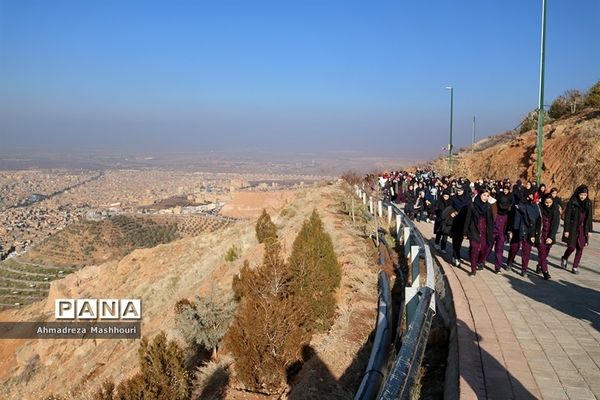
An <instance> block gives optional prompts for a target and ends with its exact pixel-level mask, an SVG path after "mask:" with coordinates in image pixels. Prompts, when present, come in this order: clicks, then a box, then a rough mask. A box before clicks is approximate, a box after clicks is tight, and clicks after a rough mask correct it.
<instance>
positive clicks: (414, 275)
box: [409, 246, 421, 287]
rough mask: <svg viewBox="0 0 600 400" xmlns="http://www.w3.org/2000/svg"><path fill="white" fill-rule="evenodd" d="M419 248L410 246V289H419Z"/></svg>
mask: <svg viewBox="0 0 600 400" xmlns="http://www.w3.org/2000/svg"><path fill="white" fill-rule="evenodd" d="M420 250H421V249H420V248H419V246H410V260H409V267H410V278H411V281H410V283H411V285H412V287H419V273H420V271H419V255H420V253H421V251H420Z"/></svg>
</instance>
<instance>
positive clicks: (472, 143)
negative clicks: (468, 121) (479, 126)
mask: <svg viewBox="0 0 600 400" xmlns="http://www.w3.org/2000/svg"><path fill="white" fill-rule="evenodd" d="M474 146H475V116H473V135H472V136H471V154H473V147H474Z"/></svg>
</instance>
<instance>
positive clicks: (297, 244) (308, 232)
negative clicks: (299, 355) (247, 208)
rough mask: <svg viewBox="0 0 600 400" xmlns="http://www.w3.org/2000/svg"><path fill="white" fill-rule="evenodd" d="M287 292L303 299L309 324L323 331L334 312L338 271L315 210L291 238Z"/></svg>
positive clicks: (328, 324) (332, 252) (338, 281)
mask: <svg viewBox="0 0 600 400" xmlns="http://www.w3.org/2000/svg"><path fill="white" fill-rule="evenodd" d="M288 262H289V264H290V272H291V274H292V280H291V287H290V289H291V291H292V292H293V293H294V294H295V295H296V296H299V297H301V298H304V299H306V301H307V303H308V307H309V309H310V316H311V320H312V327H313V328H314V329H315V330H317V331H326V330H327V329H329V327H330V326H331V320H332V318H333V316H334V314H335V307H336V302H335V297H334V290H335V288H337V287H339V286H340V280H341V270H340V266H339V264H338V262H337V256H336V254H335V251H334V249H333V243H332V241H331V237H330V236H329V234H328V233H327V232H325V229H324V228H323V222H322V221H321V218H320V217H319V214H318V213H317V211H316V210H314V211H313V213H312V215H311V216H310V218H309V219H308V220H307V221H304V224H303V225H302V229H301V230H300V232H299V233H298V236H297V237H296V239H295V240H294V244H293V247H292V254H291V255H290V258H289V261H288Z"/></svg>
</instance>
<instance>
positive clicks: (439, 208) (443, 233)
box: [433, 192, 452, 253]
mask: <svg viewBox="0 0 600 400" xmlns="http://www.w3.org/2000/svg"><path fill="white" fill-rule="evenodd" d="M451 203H452V201H451V200H450V193H448V192H442V195H441V196H440V198H439V199H438V201H437V202H436V203H435V208H434V213H435V222H434V223H433V232H434V233H435V248H436V250H440V249H441V251H442V253H445V252H446V242H447V241H448V234H449V231H447V230H446V229H445V228H447V226H446V224H445V219H444V218H443V217H442V213H443V212H444V210H445V209H447V208H449V207H451ZM446 217H448V215H446Z"/></svg>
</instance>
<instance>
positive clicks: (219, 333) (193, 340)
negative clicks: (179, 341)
mask: <svg viewBox="0 0 600 400" xmlns="http://www.w3.org/2000/svg"><path fill="white" fill-rule="evenodd" d="M175 311H176V321H177V328H178V329H179V331H180V332H181V334H182V335H183V337H184V339H185V340H186V342H187V343H188V344H189V345H191V346H194V347H195V346H200V347H203V348H205V349H207V350H212V353H213V357H215V358H216V356H217V354H218V350H219V347H220V345H221V342H222V340H223V336H225V332H226V331H227V328H228V326H229V323H230V322H231V318H232V316H233V311H234V305H233V303H232V302H231V301H230V300H226V301H221V302H219V301H216V300H215V299H214V298H213V297H212V296H211V297H208V298H202V297H200V296H197V297H196V301H195V302H194V303H191V302H189V301H187V300H185V299H184V300H181V301H179V302H177V304H176V306H175Z"/></svg>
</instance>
